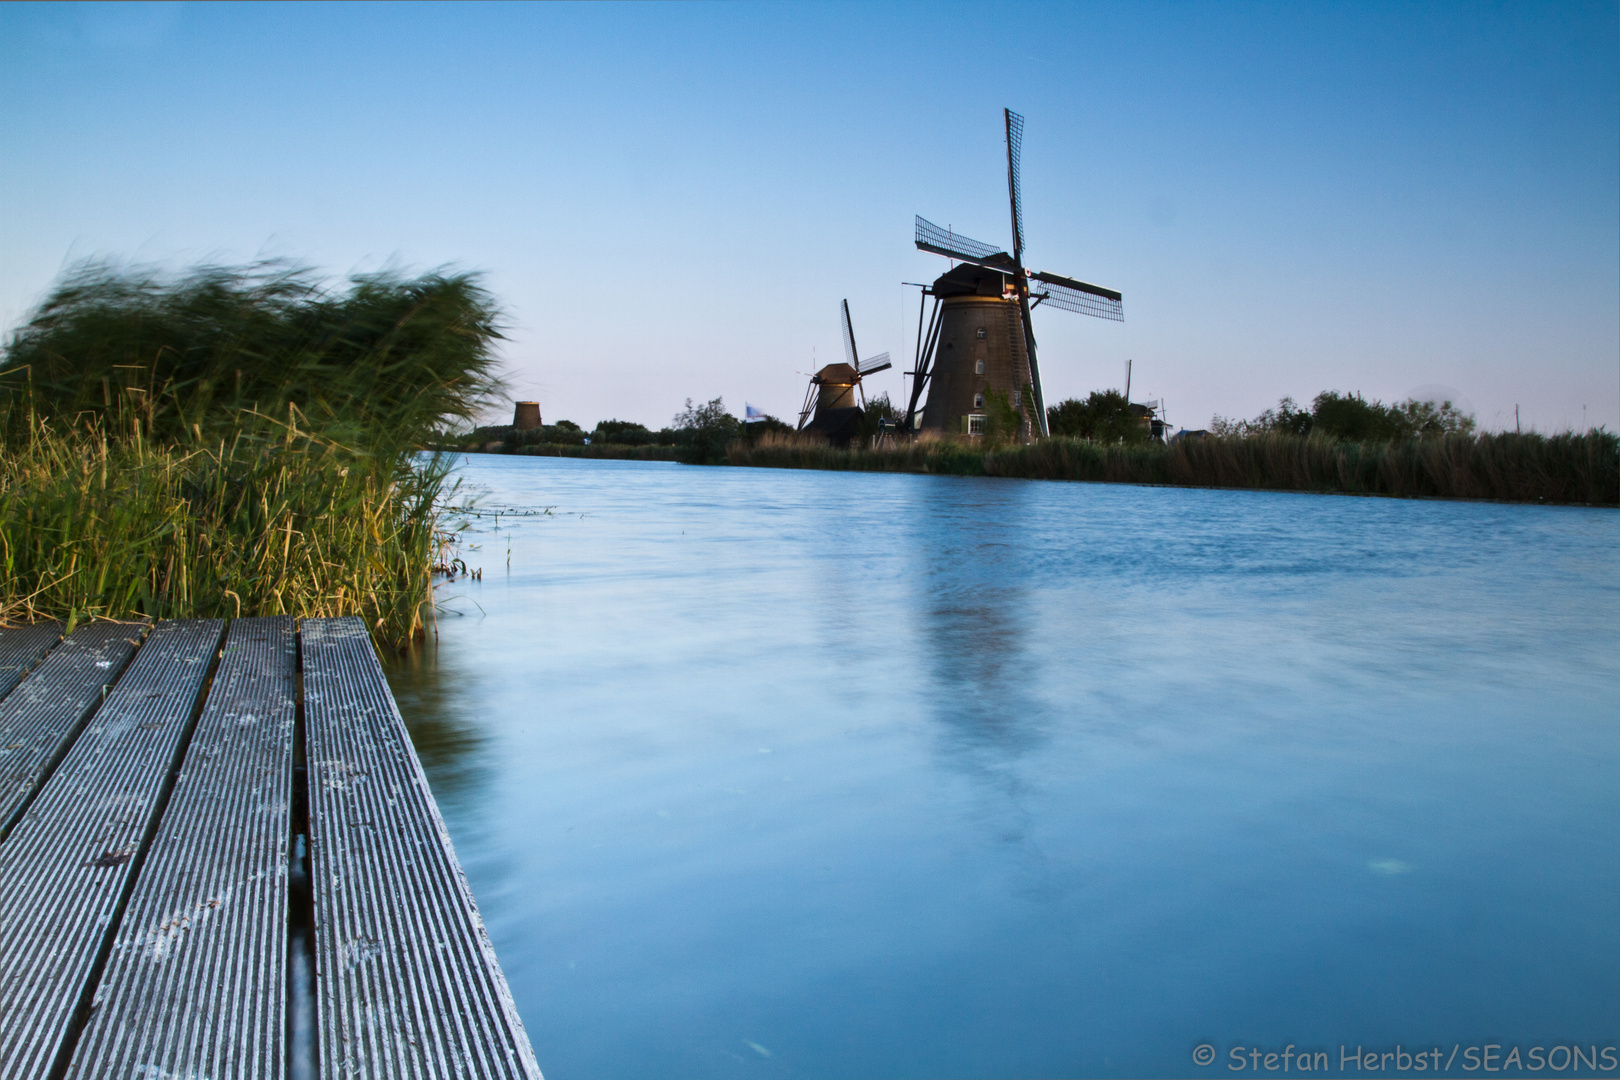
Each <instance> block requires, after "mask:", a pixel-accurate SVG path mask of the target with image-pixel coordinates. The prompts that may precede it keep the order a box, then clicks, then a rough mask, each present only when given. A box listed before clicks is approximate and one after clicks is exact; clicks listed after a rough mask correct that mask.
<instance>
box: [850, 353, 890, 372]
mask: <svg viewBox="0 0 1620 1080" xmlns="http://www.w3.org/2000/svg"><path fill="white" fill-rule="evenodd" d="M893 366H894V364H893V363H891V362H890V361H889V354H888V353H886V352H882V353H878V354H877V355H876V356H868V357H867V358H866V359H865V360H862V361H861V362H860V364H859V365H857V367H856V369H855V370H857V371H859V372H860V373H861V374H862V375H870V374H872V373H873V372H876V371H887V370H888V369H889V368H891V367H893Z"/></svg>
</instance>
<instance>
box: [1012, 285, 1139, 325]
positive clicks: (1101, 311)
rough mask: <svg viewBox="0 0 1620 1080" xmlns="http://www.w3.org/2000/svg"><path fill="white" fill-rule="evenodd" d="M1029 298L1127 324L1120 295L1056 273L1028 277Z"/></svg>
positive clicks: (1067, 309)
mask: <svg viewBox="0 0 1620 1080" xmlns="http://www.w3.org/2000/svg"><path fill="white" fill-rule="evenodd" d="M1029 278H1030V284H1029V298H1030V299H1031V300H1032V301H1035V300H1038V301H1041V302H1044V303H1048V304H1051V305H1052V306H1053V307H1057V308H1062V309H1063V310H1064V311H1074V312H1078V313H1080V314H1081V315H1091V316H1094V317H1095V318H1098V319H1111V320H1113V321H1114V322H1124V321H1125V305H1124V302H1123V300H1122V298H1121V296H1120V294H1119V293H1117V292H1115V291H1114V290H1113V289H1105V288H1103V287H1102V286H1101V285H1090V284H1087V283H1086V282H1084V281H1076V280H1075V279H1074V278H1066V277H1060V276H1059V275H1057V274H1046V273H1033V274H1030V275H1029Z"/></svg>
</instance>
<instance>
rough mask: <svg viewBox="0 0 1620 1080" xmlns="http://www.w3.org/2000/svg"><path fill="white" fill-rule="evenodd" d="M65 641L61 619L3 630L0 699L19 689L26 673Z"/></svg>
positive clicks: (0, 641) (0, 649)
mask: <svg viewBox="0 0 1620 1080" xmlns="http://www.w3.org/2000/svg"><path fill="white" fill-rule="evenodd" d="M61 640H62V624H61V623H59V622H42V623H33V624H31V625H28V626H8V627H5V628H4V629H0V698H3V697H5V696H6V695H7V694H9V693H11V691H12V690H14V689H16V687H17V684H18V683H20V682H22V679H23V676H24V675H26V674H28V672H29V671H31V670H32V669H33V667H34V665H35V664H37V663H39V662H40V661H41V660H43V659H44V658H45V654H46V653H48V652H50V651H51V650H52V649H54V648H56V643H57V642H59V641H61Z"/></svg>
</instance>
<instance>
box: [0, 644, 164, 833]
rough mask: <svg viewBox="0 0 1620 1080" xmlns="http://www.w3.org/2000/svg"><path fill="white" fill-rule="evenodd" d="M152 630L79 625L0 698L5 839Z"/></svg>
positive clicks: (0, 820) (0, 827)
mask: <svg viewBox="0 0 1620 1080" xmlns="http://www.w3.org/2000/svg"><path fill="white" fill-rule="evenodd" d="M145 632H146V626H145V625H144V624H140V623H108V622H98V623H91V624H90V625H88V626H81V627H79V628H78V629H77V630H75V631H73V633H72V634H71V635H70V636H69V637H68V639H67V640H66V641H64V642H62V644H60V645H58V646H57V647H56V648H55V649H54V650H53V651H52V652H51V653H50V655H48V656H46V657H45V659H44V661H42V662H41V663H40V665H39V666H38V667H36V668H34V670H33V671H31V672H29V673H28V675H27V677H26V678H25V679H23V681H22V685H20V686H18V687H17V688H16V689H15V690H13V691H12V692H11V693H10V694H7V695H6V697H5V700H3V701H0V838H4V837H6V836H7V835H8V833H9V830H10V829H11V828H12V827H13V826H14V824H15V823H16V820H17V818H18V816H19V815H20V814H21V812H22V810H23V808H24V807H25V806H26V805H27V803H28V800H29V799H30V798H32V797H33V795H34V792H35V789H37V788H38V787H39V785H40V783H41V781H42V780H43V779H44V778H45V776H46V775H48V774H49V772H50V770H51V769H52V768H53V767H54V766H55V765H56V763H57V762H58V761H60V760H61V759H62V755H63V754H65V753H66V752H67V749H68V747H69V746H70V745H71V744H72V742H73V739H74V738H75V737H76V736H77V735H78V733H79V729H80V727H81V726H82V725H83V723H84V721H85V718H86V717H88V716H89V715H90V714H91V712H93V711H94V710H95V708H96V706H98V705H100V704H101V699H102V698H103V697H105V696H106V693H107V689H108V687H110V686H112V684H113V683H114V682H115V681H116V680H117V679H118V673H119V672H121V671H123V670H124V665H125V664H127V663H129V658H130V657H131V656H133V655H134V654H135V646H136V645H137V644H139V642H140V639H141V635H142V634H143V633H145Z"/></svg>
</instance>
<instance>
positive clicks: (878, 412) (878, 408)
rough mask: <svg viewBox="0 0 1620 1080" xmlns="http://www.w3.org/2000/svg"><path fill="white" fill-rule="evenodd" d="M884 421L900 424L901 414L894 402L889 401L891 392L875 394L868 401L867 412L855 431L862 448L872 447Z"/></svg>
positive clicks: (863, 414) (862, 415) (862, 416)
mask: <svg viewBox="0 0 1620 1080" xmlns="http://www.w3.org/2000/svg"><path fill="white" fill-rule="evenodd" d="M884 420H893V421H896V422H899V420H900V415H899V412H898V411H897V410H896V409H895V407H894V402H892V401H890V400H889V392H888V391H887V390H885V391H884V392H883V393H881V394H874V395H872V396H871V397H869V398H867V399H866V411H865V412H864V413H862V414H861V422H860V426H859V427H857V428H856V429H855V439H856V441H857V442H858V443H860V445H862V446H871V445H872V440H873V439H875V438H877V433H878V427H879V425H881V424H882V422H883V421H884Z"/></svg>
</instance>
